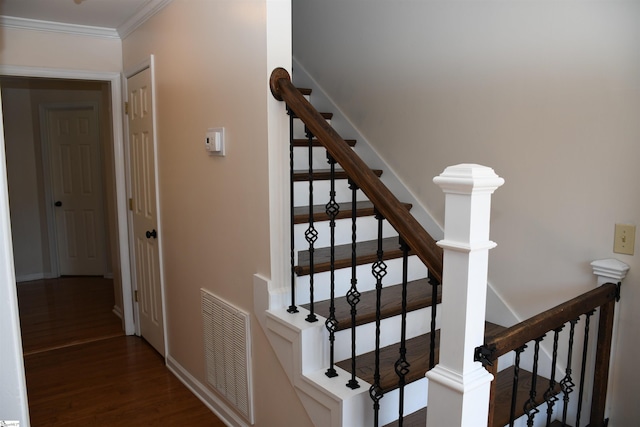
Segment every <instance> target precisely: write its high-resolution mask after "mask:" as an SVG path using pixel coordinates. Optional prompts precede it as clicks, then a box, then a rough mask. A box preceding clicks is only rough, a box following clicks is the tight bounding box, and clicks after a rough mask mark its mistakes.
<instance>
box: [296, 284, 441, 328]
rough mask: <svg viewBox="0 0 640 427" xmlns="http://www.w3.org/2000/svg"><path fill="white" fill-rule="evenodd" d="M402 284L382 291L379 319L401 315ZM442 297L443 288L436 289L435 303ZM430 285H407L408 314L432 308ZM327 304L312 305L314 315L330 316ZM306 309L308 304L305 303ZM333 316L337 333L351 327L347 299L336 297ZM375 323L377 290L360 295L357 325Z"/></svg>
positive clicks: (325, 302) (349, 308) (321, 302)
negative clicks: (436, 298) (436, 297)
mask: <svg viewBox="0 0 640 427" xmlns="http://www.w3.org/2000/svg"><path fill="white" fill-rule="evenodd" d="M401 295H402V285H393V286H385V287H384V288H382V294H381V304H380V307H381V309H380V314H381V316H380V317H381V318H382V319H386V318H388V317H392V316H397V315H399V314H400V313H401V312H402V305H401ZM441 295H442V287H441V286H438V297H439V298H438V302H440V297H441ZM431 296H432V290H431V284H430V283H429V281H428V280H427V279H418V280H413V281H410V282H407V311H413V310H419V309H421V308H425V307H431V301H432V297H431ZM330 304H331V302H330V301H328V300H327V301H320V302H316V303H315V304H314V310H315V312H316V313H317V314H319V315H321V316H324V317H327V318H328V317H329V308H330ZM303 307H304V308H306V309H308V308H309V304H304V305H303ZM335 317H336V320H337V322H338V324H337V326H336V330H338V331H341V330H343V329H348V328H350V327H351V306H350V305H349V303H348V302H347V298H346V297H339V298H335ZM375 320H376V291H375V290H371V291H367V292H363V293H362V295H361V296H360V302H359V303H358V314H357V316H356V326H358V325H363V324H365V323H369V322H375Z"/></svg>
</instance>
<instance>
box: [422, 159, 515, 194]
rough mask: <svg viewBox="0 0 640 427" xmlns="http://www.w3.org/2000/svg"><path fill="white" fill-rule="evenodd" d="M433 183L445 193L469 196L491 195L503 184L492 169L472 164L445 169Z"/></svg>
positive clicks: (501, 179) (502, 180)
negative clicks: (478, 194) (477, 194)
mask: <svg viewBox="0 0 640 427" xmlns="http://www.w3.org/2000/svg"><path fill="white" fill-rule="evenodd" d="M433 182H435V183H436V184H437V185H439V186H440V188H442V191H444V192H445V193H456V194H471V193H489V194H491V193H493V192H494V191H495V190H496V189H497V188H498V187H500V186H501V185H502V184H504V179H503V178H501V177H499V176H498V175H497V174H496V173H495V172H494V171H493V169H492V168H490V167H487V166H482V165H476V164H472V163H462V164H459V165H455V166H449V167H447V168H446V169H445V170H444V171H443V172H442V173H441V174H440V175H439V176H436V177H435V178H433Z"/></svg>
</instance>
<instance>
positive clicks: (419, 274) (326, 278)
mask: <svg viewBox="0 0 640 427" xmlns="http://www.w3.org/2000/svg"><path fill="white" fill-rule="evenodd" d="M385 263H386V264H387V275H386V276H385V277H384V279H383V281H382V282H383V285H394V284H398V283H402V259H391V260H387V261H385ZM407 275H408V280H409V281H411V280H418V279H422V278H425V277H426V276H427V269H426V267H425V266H424V264H423V263H422V262H421V261H420V260H419V259H418V257H416V256H410V257H409V259H408V268H407ZM356 276H357V278H358V291H359V292H365V291H369V290H372V289H375V285H376V279H375V277H373V275H372V274H371V264H363V265H359V266H358V267H356ZM330 277H331V275H330V272H329V271H325V272H322V273H316V274H315V275H314V289H315V292H314V300H315V301H323V300H328V299H329V298H330V296H331V287H330ZM335 284H336V290H335V296H336V297H339V296H344V295H346V294H347V292H348V291H349V289H350V288H351V269H348V268H343V269H340V270H336V272H335ZM308 302H309V276H300V277H296V303H297V304H307V303H308Z"/></svg>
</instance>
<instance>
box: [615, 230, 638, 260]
mask: <svg viewBox="0 0 640 427" xmlns="http://www.w3.org/2000/svg"><path fill="white" fill-rule="evenodd" d="M635 241H636V226H635V225H627V224H616V231H615V235H614V239H613V252H615V253H617V254H626V255H633V251H634V246H635Z"/></svg>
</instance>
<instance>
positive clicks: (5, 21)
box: [0, 15, 120, 39]
mask: <svg viewBox="0 0 640 427" xmlns="http://www.w3.org/2000/svg"><path fill="white" fill-rule="evenodd" d="M0 27H5V28H19V29H23V30H34V31H47V32H53V33H65V34H73V35H79V36H89V37H100V38H108V39H119V38H120V35H119V34H118V32H117V31H116V30H115V29H113V28H105V27H92V26H89V25H77V24H67V23H64V22H53V21H41V20H38V19H27V18H18V17H15V16H4V15H0Z"/></svg>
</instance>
